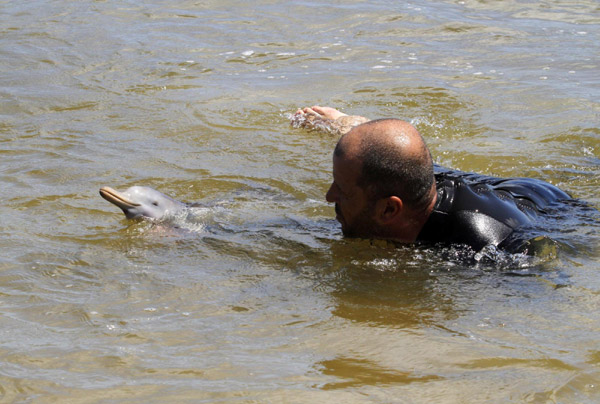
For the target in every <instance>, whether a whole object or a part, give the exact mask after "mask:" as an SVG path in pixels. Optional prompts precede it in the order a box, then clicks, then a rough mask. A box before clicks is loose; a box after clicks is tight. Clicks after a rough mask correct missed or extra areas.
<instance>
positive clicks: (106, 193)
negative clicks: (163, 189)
mask: <svg viewBox="0 0 600 404" xmlns="http://www.w3.org/2000/svg"><path fill="white" fill-rule="evenodd" d="M100 196H102V197H103V198H104V199H106V200H107V201H109V202H110V203H112V204H115V205H117V206H118V207H119V208H121V210H123V213H125V216H126V217H127V218H128V219H137V218H144V217H145V218H151V219H161V218H163V217H165V216H167V215H173V214H175V213H176V212H177V211H179V210H181V209H182V208H184V207H185V204H183V203H182V202H179V201H176V200H175V199H173V198H171V197H169V196H167V195H165V194H163V193H160V192H158V191H157V190H155V189H152V188H150V187H141V186H133V187H131V188H129V189H127V190H126V191H125V192H118V191H116V190H114V189H112V188H110V187H102V188H100Z"/></svg>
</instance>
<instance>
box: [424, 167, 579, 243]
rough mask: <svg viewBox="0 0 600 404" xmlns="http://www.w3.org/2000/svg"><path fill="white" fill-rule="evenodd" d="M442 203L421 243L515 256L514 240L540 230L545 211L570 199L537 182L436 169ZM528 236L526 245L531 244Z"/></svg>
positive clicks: (438, 202) (440, 201) (546, 184)
mask: <svg viewBox="0 0 600 404" xmlns="http://www.w3.org/2000/svg"><path fill="white" fill-rule="evenodd" d="M435 178H436V185H437V195H438V199H437V202H436V204H435V207H434V210H433V212H432V214H431V216H430V217H429V219H428V221H427V223H426V224H425V226H424V227H423V229H422V230H421V233H420V234H419V237H418V241H426V242H436V243H438V242H441V243H448V244H466V245H469V246H471V247H472V248H473V249H475V250H480V249H481V248H483V247H485V246H486V245H490V244H491V245H495V246H498V247H500V248H506V249H509V250H514V249H517V248H518V247H519V245H517V244H519V243H515V240H513V239H512V238H511V241H510V246H509V245H508V244H509V243H508V242H507V241H508V239H509V236H511V235H512V234H513V232H514V231H515V230H517V229H521V228H524V227H528V226H530V225H533V224H535V222H536V221H538V220H539V219H540V216H543V215H545V214H546V209H547V208H548V207H549V206H550V205H552V204H554V203H556V202H558V201H560V200H568V199H571V197H570V196H569V195H568V194H567V193H565V192H563V191H561V190H560V189H558V188H557V187H555V186H553V185H551V184H549V183H547V182H544V181H541V180H536V179H530V178H514V179H513V178H511V179H503V178H497V177H489V176H483V175H479V174H473V173H465V172H461V171H453V170H449V169H446V168H443V167H439V166H436V167H435ZM526 239H527V236H526V235H525V236H524V239H523V240H522V241H526Z"/></svg>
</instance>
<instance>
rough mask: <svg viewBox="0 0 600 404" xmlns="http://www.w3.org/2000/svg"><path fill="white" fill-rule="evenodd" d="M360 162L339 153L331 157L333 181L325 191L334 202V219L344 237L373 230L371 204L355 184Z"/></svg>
mask: <svg viewBox="0 0 600 404" xmlns="http://www.w3.org/2000/svg"><path fill="white" fill-rule="evenodd" d="M361 165H362V164H361V163H360V162H358V161H356V159H354V160H349V159H346V158H344V157H343V156H334V157H333V183H332V184H331V187H329V191H327V194H326V195H325V199H327V202H331V203H335V213H336V219H337V221H338V222H340V223H341V224H342V232H343V233H344V235H345V236H347V237H364V238H369V237H372V236H374V234H375V229H376V225H375V221H374V219H373V212H372V210H373V209H372V207H371V206H370V204H369V200H368V198H367V194H366V192H365V191H364V190H363V189H362V188H361V187H360V186H359V185H358V184H357V181H358V179H359V177H360V170H361Z"/></svg>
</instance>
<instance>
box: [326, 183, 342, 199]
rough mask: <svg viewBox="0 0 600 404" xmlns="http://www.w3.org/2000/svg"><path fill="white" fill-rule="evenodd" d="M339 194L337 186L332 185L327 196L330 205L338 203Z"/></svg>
mask: <svg viewBox="0 0 600 404" xmlns="http://www.w3.org/2000/svg"><path fill="white" fill-rule="evenodd" d="M338 196H339V195H338V193H337V192H336V189H335V185H334V184H331V186H330V187H329V190H328V191H327V193H326V194H325V200H326V201H327V202H330V203H335V202H337V201H338Z"/></svg>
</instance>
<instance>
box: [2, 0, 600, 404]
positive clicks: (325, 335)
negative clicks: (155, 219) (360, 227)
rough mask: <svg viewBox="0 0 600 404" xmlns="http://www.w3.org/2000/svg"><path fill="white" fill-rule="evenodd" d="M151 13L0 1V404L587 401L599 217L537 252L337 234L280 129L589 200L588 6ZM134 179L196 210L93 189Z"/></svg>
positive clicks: (210, 6)
mask: <svg viewBox="0 0 600 404" xmlns="http://www.w3.org/2000/svg"><path fill="white" fill-rule="evenodd" d="M144 3H145V4H143V5H142V4H139V2H104V1H79V2H69V1H64V0H57V1H53V2H47V1H46V2H44V1H28V2H7V1H4V2H0V33H1V34H0V66H1V72H2V73H1V74H0V186H1V189H2V192H1V193H0V217H1V221H0V235H1V237H0V251H1V252H0V401H2V402H31V403H45V402H70V403H79V402H81V403H84V402H85V403H87V402H111V403H132V402H139V403H142V402H143V403H164V402H194V403H197V402H298V403H300V402H332V403H333V402H348V403H354V402H356V403H362V402H386V403H387V402H405V403H425V402H435V403H466V402H468V403H499V402H503V403H504V402H506V403H508V402H511V403H512V402H532V403H546V402H557V403H594V402H598V400H599V399H600V387H599V385H600V371H599V370H598V369H599V366H600V346H599V344H598V335H599V332H600V314H599V313H600V311H599V310H598V309H599V307H600V263H599V258H600V236H599V229H600V223H599V219H598V215H597V214H593V212H585V211H583V212H579V213H577V214H574V215H573V216H569V217H566V218H565V219H564V222H562V223H561V225H560V228H558V229H552V235H553V237H554V239H555V240H556V241H557V243H556V244H555V245H550V246H548V249H547V251H544V253H543V254H542V255H541V256H540V257H538V258H536V259H531V258H525V257H521V256H508V255H501V256H492V257H488V258H486V257H479V258H480V259H479V261H472V260H471V261H469V263H465V260H463V259H462V258H461V256H460V255H461V251H458V250H440V249H438V250H436V249H431V248H423V247H421V248H416V247H402V248H393V247H392V246H389V245H387V244H385V243H379V242H376V243H369V242H366V241H350V240H344V239H342V238H341V234H340V231H339V228H338V226H337V224H336V222H335V221H334V220H333V216H334V215H333V209H332V207H331V206H329V205H328V204H327V203H326V202H325V201H324V193H325V191H326V190H327V188H328V186H329V182H330V178H331V173H330V171H331V151H332V148H333V146H334V144H335V139H333V138H331V137H329V136H327V135H323V134H317V133H309V132H306V131H303V130H299V129H292V128H290V126H289V124H288V122H287V118H286V116H287V114H289V113H290V112H293V111H294V110H295V109H296V108H297V107H299V106H305V105H312V104H321V105H333V106H337V107H340V108H342V109H343V110H344V111H346V112H349V113H356V114H360V115H365V116H369V117H372V118H375V117H390V116H391V117H400V118H403V119H406V120H410V121H412V122H413V123H414V124H415V125H416V126H417V127H418V129H419V130H420V131H421V132H422V133H423V135H424V136H425V138H426V139H427V141H428V142H429V144H430V146H431V150H432V153H433V154H434V156H435V159H436V161H437V162H438V163H439V164H442V165H445V166H450V167H453V168H458V169H462V170H467V171H478V172H482V173H485V174H494V175H501V176H534V177H539V178H542V179H545V180H547V181H550V182H552V183H554V184H557V185H558V186H560V187H562V188H563V189H565V190H567V191H568V192H570V193H571V194H573V195H574V196H576V197H578V198H582V199H584V200H586V201H588V202H589V203H590V204H591V205H592V206H595V207H599V206H600V197H599V195H598V187H599V185H600V175H599V174H600V84H599V82H598V76H599V74H600V56H599V55H600V53H599V47H598V44H599V43H600V7H599V6H598V3H597V2H595V1H591V0H586V1H578V2H571V1H566V0H563V1H552V2H550V1H543V2H518V1H502V2H490V1H470V0H466V1H440V2H427V1H423V0H417V1H416V2H411V3H408V4H403V3H399V2H392V1H373V2H369V4H365V3H363V2H352V1H349V2H333V3H332V2H305V1H299V2H277V1H262V2H260V1H259V2H247V3H243V2H231V1H219V2H216V1H208V2H202V3H196V2H192V1H164V2H156V1H155V2H152V3H149V2H144ZM134 184H137V185H147V186H152V187H154V188H156V189H159V190H161V191H162V192H164V193H167V194H169V195H172V196H174V197H176V198H178V199H180V200H184V201H190V202H191V201H205V202H207V203H209V205H210V206H211V207H212V208H211V209H212V210H211V214H210V215H208V216H206V217H202V218H198V219H197V221H196V222H192V223H189V226H187V228H185V229H179V230H174V229H172V228H171V227H169V226H160V225H159V226H153V225H150V224H149V223H134V222H129V221H126V220H125V219H124V218H123V216H122V214H121V212H120V211H118V209H116V208H115V207H114V206H112V205H110V204H108V203H107V202H106V201H104V200H103V199H101V198H100V197H99V195H98V189H99V188H100V187H101V186H104V185H109V186H112V187H114V188H117V189H125V188H127V187H129V186H131V185H134Z"/></svg>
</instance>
